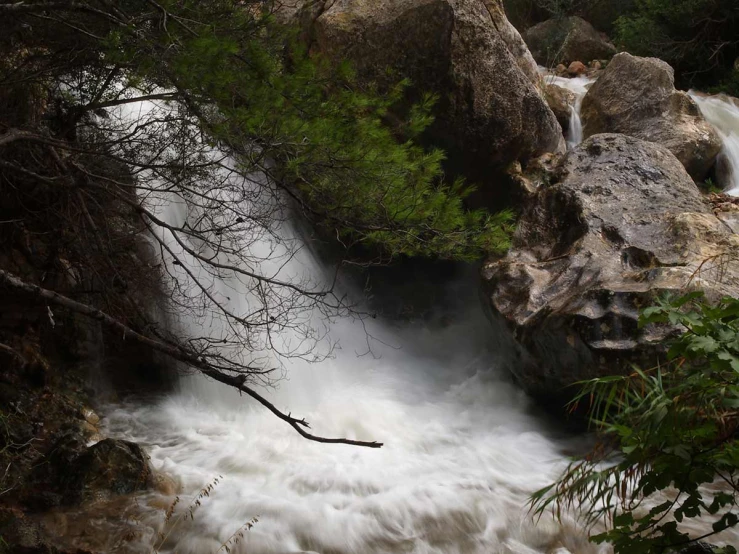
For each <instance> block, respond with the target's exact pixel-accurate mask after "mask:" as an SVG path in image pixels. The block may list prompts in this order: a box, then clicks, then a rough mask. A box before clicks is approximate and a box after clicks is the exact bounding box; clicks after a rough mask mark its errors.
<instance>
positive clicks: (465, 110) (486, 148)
mask: <svg viewBox="0 0 739 554" xmlns="http://www.w3.org/2000/svg"><path fill="white" fill-rule="evenodd" d="M282 17H283V19H286V20H288V21H298V22H300V24H301V25H302V27H303V30H304V35H305V36H306V40H308V41H309V43H310V44H311V49H312V50H313V51H317V52H321V53H323V54H325V55H327V56H329V57H330V58H333V59H336V60H341V59H348V60H350V61H351V62H352V63H353V65H354V67H355V68H356V70H357V72H358V75H359V78H360V79H361V80H363V81H373V82H376V83H378V84H379V85H380V86H381V87H382V86H383V85H387V84H389V83H391V82H395V81H397V80H398V79H399V77H400V76H403V77H409V78H410V79H411V81H412V89H411V93H410V94H411V97H412V99H413V98H418V97H419V96H420V94H421V93H423V92H431V93H436V94H438V96H439V104H438V105H437V108H436V110H435V114H436V116H437V120H436V123H435V124H434V125H433V127H432V129H431V131H430V133H431V135H432V137H433V138H434V139H435V140H436V141H437V143H438V144H440V145H442V146H444V147H445V148H447V149H448V150H449V151H450V152H451V155H452V156H454V155H459V156H462V157H463V159H464V163H473V164H479V165H480V166H481V167H483V168H485V167H490V166H503V165H506V164H508V163H509V162H511V161H514V160H525V159H528V158H531V157H535V156H537V155H539V154H542V153H544V152H549V151H554V150H555V149H557V148H558V146H559V145H560V139H561V134H562V132H561V129H560V127H559V125H558V123H557V120H556V119H555V117H554V115H553V114H552V112H551V110H550V109H549V107H548V106H547V103H546V101H545V100H544V98H543V96H542V92H541V86H542V82H541V78H540V76H539V75H538V73H537V67H536V62H535V61H534V60H533V58H532V57H531V54H530V53H529V51H528V49H527V48H526V45H525V43H524V42H523V40H522V39H521V36H520V35H519V33H518V31H516V30H515V29H514V27H513V26H512V25H511V24H510V23H509V22H508V20H507V19H506V17H505V13H504V11H503V8H502V4H501V2H500V0H371V1H370V0H334V1H324V0H320V1H308V2H303V3H302V7H300V8H299V9H292V10H289V11H287V12H285V13H284V14H283V15H282Z"/></svg>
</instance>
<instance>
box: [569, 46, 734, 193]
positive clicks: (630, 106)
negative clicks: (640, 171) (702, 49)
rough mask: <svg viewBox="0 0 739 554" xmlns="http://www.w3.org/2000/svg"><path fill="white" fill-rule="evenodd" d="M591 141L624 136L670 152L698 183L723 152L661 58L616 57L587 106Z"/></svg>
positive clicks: (584, 115)
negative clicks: (604, 135)
mask: <svg viewBox="0 0 739 554" xmlns="http://www.w3.org/2000/svg"><path fill="white" fill-rule="evenodd" d="M581 117H582V121H583V126H584V127H583V132H584V135H585V137H589V136H591V135H596V134H599V133H623V134H625V135H630V136H632V137H636V138H640V139H643V140H647V141H650V142H656V143H658V144H662V145H664V146H666V147H667V148H668V149H669V150H670V151H671V152H672V153H673V154H675V156H677V158H678V159H679V160H680V162H681V163H682V164H683V165H684V166H685V169H686V170H687V171H688V173H689V174H690V175H691V176H692V177H693V179H695V180H702V179H703V178H704V177H705V176H706V174H707V173H708V171H709V170H710V169H711V167H712V166H713V164H714V162H715V160H716V156H718V154H719V152H720V151H721V138H720V136H719V135H718V133H717V131H716V130H715V129H714V128H713V126H712V125H710V124H709V123H708V122H707V121H706V120H705V119H704V118H703V116H702V115H701V113H700V110H699V109H698V106H697V105H696V103H695V102H694V101H693V99H692V98H690V96H688V94H687V93H685V92H682V91H678V90H675V75H674V72H673V70H672V68H671V67H670V66H669V65H668V64H667V63H666V62H663V61H662V60H658V59H657V58H638V57H636V56H632V55H630V54H627V53H621V54H618V55H616V56H615V57H614V58H613V60H612V61H611V63H609V64H608V67H607V68H606V69H605V71H604V72H603V74H602V75H601V76H600V77H599V78H598V80H597V81H596V82H595V83H594V84H593V85H592V86H591V87H590V89H589V90H588V93H587V94H586V95H585V98H584V99H583V102H582V113H581Z"/></svg>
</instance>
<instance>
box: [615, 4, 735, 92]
mask: <svg viewBox="0 0 739 554" xmlns="http://www.w3.org/2000/svg"><path fill="white" fill-rule="evenodd" d="M737 25H739V4H737V3H736V2H735V0H638V2H637V3H636V6H635V9H634V10H633V11H632V12H631V13H628V14H624V15H623V16H622V17H621V18H619V19H618V21H617V22H616V28H617V33H616V39H617V42H618V43H619V46H621V47H623V48H624V49H625V50H626V51H628V52H630V53H632V54H635V55H638V56H653V57H657V58H660V59H663V60H665V61H666V62H668V63H670V64H671V65H672V66H673V67H674V68H675V70H676V73H677V76H678V80H679V81H680V83H681V84H682V85H684V86H693V85H698V86H700V85H704V86H705V85H706V84H711V83H716V82H718V81H721V80H724V79H727V78H728V77H729V75H730V74H731V72H732V70H733V64H734V60H735V59H736V58H737V56H739V36H737V34H736V29H737Z"/></svg>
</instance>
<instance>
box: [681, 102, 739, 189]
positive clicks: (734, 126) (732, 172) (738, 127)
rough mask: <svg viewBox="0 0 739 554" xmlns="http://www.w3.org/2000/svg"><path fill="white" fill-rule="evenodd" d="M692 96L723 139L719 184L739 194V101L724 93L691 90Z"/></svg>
mask: <svg viewBox="0 0 739 554" xmlns="http://www.w3.org/2000/svg"><path fill="white" fill-rule="evenodd" d="M690 96H691V97H692V98H693V100H695V102H696V103H697V104H698V107H699V108H700V110H701V113H702V114H703V116H704V117H705V118H706V120H707V121H708V122H709V123H711V124H712V125H713V126H714V127H715V128H716V129H717V130H718V132H719V135H720V136H721V140H722V141H723V148H722V149H721V153H720V154H719V159H718V161H717V164H718V166H717V167H718V176H719V181H720V182H719V183H718V184H719V185H721V186H722V187H723V188H724V190H725V191H726V192H727V193H728V194H731V195H733V196H739V105H737V103H738V102H739V101H737V100H736V99H735V98H731V97H729V96H726V95H724V94H718V95H715V96H707V95H705V94H701V93H696V92H693V91H691V92H690Z"/></svg>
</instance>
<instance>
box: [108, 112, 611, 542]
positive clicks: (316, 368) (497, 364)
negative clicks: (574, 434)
mask: <svg viewBox="0 0 739 554" xmlns="http://www.w3.org/2000/svg"><path fill="white" fill-rule="evenodd" d="M127 109H129V110H130V109H134V108H132V107H128V108H127ZM136 109H139V110H155V109H159V108H157V107H156V106H153V105H150V104H149V105H143V106H139V107H138V108H136ZM163 109H164V110H165V111H166V109H167V108H163ZM125 117H126V114H125V113H124V114H123V115H122V118H123V119H125ZM159 119H161V120H163V121H166V119H167V118H166V117H160V118H159ZM155 146H157V147H158V145H155ZM142 148H143V146H142ZM252 179H253V183H254V187H253V188H254V191H255V192H256V191H260V190H264V189H265V187H263V186H260V185H261V184H263V183H261V182H260V176H259V175H254V176H252ZM267 196H268V198H266V199H265V198H259V197H258V195H256V196H253V197H252V198H251V200H250V202H254V203H255V206H257V207H255V209H262V210H264V209H270V206H271V204H272V202H273V200H274V199H271V198H269V193H268V194H267ZM145 205H147V206H148V207H149V209H151V210H152V211H154V212H155V213H156V214H157V217H159V218H161V219H162V220H164V221H166V222H167V223H168V224H170V225H181V224H182V223H183V222H185V221H188V222H197V221H198V219H199V217H200V215H201V214H200V213H197V211H192V210H194V208H192V206H190V205H188V203H186V202H184V201H183V199H182V198H181V197H178V196H177V195H176V194H172V193H171V192H170V191H162V193H161V194H151V193H148V194H147V196H146V200H145ZM259 206H261V208H258V207H259ZM283 215H285V214H283ZM277 220H278V222H279V223H277V224H275V225H272V226H269V227H268V228H264V227H258V228H257V229H256V231H257V234H256V235H255V236H254V237H253V239H254V240H253V242H252V244H251V248H253V249H254V253H253V254H254V258H255V259H261V260H262V261H261V263H260V269H261V270H262V271H269V272H270V274H272V275H279V276H280V277H281V278H284V279H291V280H292V281H298V282H301V283H318V284H320V283H322V282H325V281H326V279H327V278H328V277H327V273H328V272H329V268H326V267H323V265H322V264H321V263H320V261H319V260H318V259H317V258H315V257H314V255H313V254H312V253H311V251H310V248H306V247H303V245H304V242H303V241H304V239H303V238H302V237H301V236H300V235H299V233H297V232H296V230H295V229H294V228H293V226H292V225H291V223H290V221H289V220H288V219H283V218H281V217H277ZM158 238H159V239H160V240H162V241H163V242H164V243H165V244H166V245H167V246H168V247H169V248H171V249H172V251H173V252H175V253H176V255H177V256H178V258H179V259H180V260H182V261H183V265H184V267H178V266H174V267H172V268H171V271H172V272H173V275H174V276H175V277H177V278H179V279H182V282H185V281H186V280H187V279H186V278H185V276H186V274H187V272H188V271H189V272H191V273H192V274H195V275H197V276H198V277H200V278H201V279H203V280H204V282H205V283H206V284H207V286H208V288H209V290H210V292H211V294H213V295H214V296H216V297H217V298H219V299H221V300H222V301H223V302H225V303H226V304H227V306H228V308H229V309H230V310H232V311H233V312H234V313H246V312H248V311H250V310H253V309H254V302H258V300H259V299H255V298H253V296H252V295H251V293H250V287H249V283H248V282H247V281H246V280H244V279H243V278H236V277H234V276H229V275H227V274H223V275H211V274H209V273H208V272H207V271H205V270H204V268H203V266H202V264H201V263H199V262H198V261H197V260H196V259H194V258H193V257H192V256H189V255H188V254H187V251H186V249H184V247H183V245H179V244H177V243H176V242H175V241H173V240H172V238H171V236H170V235H169V234H168V233H167V232H166V231H161V235H160V236H158ZM183 240H189V239H188V238H187V236H184V237H183ZM187 246H188V247H189V248H191V249H192V250H193V251H196V250H197V249H198V248H199V247H200V245H198V244H197V243H196V241H195V240H194V239H193V240H192V242H191V243H189V244H187ZM166 258H167V256H165V259H166ZM252 269H253V268H252ZM467 279H468V281H467V282H473V280H474V275H467ZM340 286H342V287H343V288H344V292H346V294H347V295H349V296H354V297H355V298H356V299H357V300H358V301H360V298H361V296H360V295H359V294H357V292H356V291H354V290H352V286H351V284H349V283H344V284H343V285H340ZM464 289H465V290H467V291H468V295H467V296H468V297H465V295H463V294H460V293H459V290H458V289H454V290H452V289H450V290H449V293H448V295H449V297H450V298H451V299H453V302H454V303H455V304H456V305H457V306H458V310H457V313H456V314H455V316H454V317H452V318H451V319H450V318H447V317H445V318H439V319H440V321H438V322H437V323H423V324H421V323H398V322H393V321H384V320H383V319H382V318H380V317H378V318H376V319H367V320H359V319H356V318H337V319H335V320H334V321H333V322H331V323H327V322H326V321H325V320H324V319H323V318H322V317H320V314H317V313H312V312H311V311H310V310H308V309H306V311H305V313H304V314H302V315H301V317H302V318H303V321H302V322H303V324H305V325H310V326H316V327H320V326H322V325H325V326H326V328H327V330H328V331H329V332H330V337H331V341H330V342H329V343H328V346H325V345H323V346H321V348H326V350H325V352H324V353H325V354H331V355H330V356H329V357H327V358H326V359H324V360H323V361H321V362H319V363H314V364H311V363H308V362H307V361H305V360H304V359H301V358H295V359H293V358H288V359H283V360H281V361H282V366H281V367H282V369H283V373H282V376H283V377H284V378H283V379H282V380H281V381H279V382H277V383H276V386H275V387H273V388H269V387H267V388H263V389H261V390H260V392H262V393H264V395H265V396H266V397H267V398H268V399H269V400H270V401H271V402H273V403H274V404H275V405H276V406H277V407H278V408H280V409H284V410H286V411H288V410H289V411H291V412H292V413H293V414H296V415H299V416H300V417H305V418H306V419H307V420H308V421H309V422H310V423H311V425H312V431H313V432H314V433H316V434H318V435H323V436H329V437H347V438H352V439H358V440H377V441H380V442H383V443H384V446H383V447H382V448H381V449H366V448H359V447H352V446H347V445H328V444H319V443H315V442H310V441H307V440H305V439H304V438H302V437H300V436H299V435H298V434H297V433H296V432H295V431H294V430H293V429H292V428H291V427H289V426H288V425H286V424H285V423H284V422H283V421H281V420H279V419H278V418H276V417H275V416H274V415H272V414H271V413H269V412H268V411H267V410H265V409H264V408H263V407H262V406H260V405H255V403H254V402H253V401H251V399H250V398H248V397H246V395H244V396H241V395H240V394H239V393H238V392H237V391H236V390H234V389H231V388H229V387H226V386H223V385H221V384H219V383H215V382H213V381H211V380H209V379H207V378H205V377H204V376H202V375H199V374H194V375H188V376H183V377H182V378H181V381H180V383H179V388H178V390H177V392H175V393H173V394H171V395H169V396H168V397H166V398H162V399H159V400H156V401H154V402H152V400H151V399H147V400H146V401H144V400H141V401H138V402H137V401H133V402H130V403H127V404H123V405H118V406H111V407H110V409H109V410H108V411H107V412H108V416H107V418H106V419H105V421H104V424H105V430H106V432H107V433H108V434H109V435H110V436H113V437H118V438H124V439H128V440H134V441H137V442H139V443H141V444H142V445H143V446H145V448H146V449H147V452H148V453H149V455H150V457H151V463H152V465H153V466H154V467H155V469H156V470H158V471H159V472H162V473H163V474H165V475H168V476H170V477H171V478H172V479H174V481H175V483H176V488H177V491H178V492H177V494H178V496H179V498H180V502H179V504H177V506H176V509H175V512H174V515H173V516H172V519H171V520H170V525H171V524H172V522H175V521H176V522H177V523H176V529H175V530H174V531H173V532H170V531H169V529H171V527H167V526H166V522H165V512H166V509H167V506H169V505H170V504H171V503H172V502H173V501H174V495H168V494H165V493H163V492H151V493H147V494H145V495H142V496H140V497H139V498H138V500H137V502H138V503H139V505H140V506H141V510H142V512H143V515H142V517H141V521H140V525H139V530H140V536H142V537H148V538H149V542H151V541H153V542H154V543H155V546H156V547H157V550H158V551H159V552H162V553H165V552H166V553H174V552H177V553H178V554H207V553H210V552H216V551H219V548H220V547H221V545H222V544H223V542H224V541H226V540H227V539H228V538H229V537H231V536H232V535H233V534H234V533H235V532H237V531H238V530H239V529H240V527H241V526H242V525H244V524H245V523H246V522H248V521H250V520H252V518H255V517H257V518H258V522H257V524H256V525H255V526H254V527H253V528H252V529H250V530H249V531H248V532H246V533H245V534H244V537H243V539H242V540H241V541H240V542H239V543H238V544H237V545H233V544H232V545H231V547H230V548H231V550H230V551H231V552H234V553H236V552H238V553H246V552H248V553H249V554H266V553H288V552H292V553H298V552H320V553H327V552H332V553H365V552H373V553H384V552H386V553H396V552H407V553H419V554H420V553H439V554H441V553H445V554H454V553H460V554H461V553H471V554H476V553H480V554H482V553H486V554H488V553H491V552H494V553H503V554H536V553H542V554H543V553H547V554H550V553H555V552H556V553H557V554H567V553H568V552H571V553H575V554H599V553H606V552H609V549H608V548H607V547H602V546H600V547H599V546H596V545H592V544H589V543H588V541H587V534H586V532H585V530H584V529H583V528H582V527H581V526H580V525H578V524H576V523H575V522H574V520H573V519H572V518H570V517H569V516H567V515H566V514H565V515H564V517H563V520H562V521H561V522H557V521H555V520H554V519H553V518H552V517H551V516H544V517H543V518H541V519H540V520H535V519H534V518H533V517H532V515H531V514H530V513H529V512H528V505H527V504H528V500H529V495H530V494H531V493H532V492H534V491H535V490H537V489H539V488H541V487H543V486H546V485H548V484H550V483H551V482H552V481H553V480H555V479H556V478H557V476H558V475H559V474H560V473H561V471H562V470H563V469H564V467H565V466H566V464H567V454H566V453H568V452H569V453H571V452H573V451H575V450H577V449H579V448H581V445H580V444H579V442H575V443H573V439H565V438H562V437H557V436H556V435H554V434H553V432H552V430H551V429H548V428H547V427H546V425H545V424H544V423H543V422H542V421H541V420H540V419H539V418H538V417H536V416H535V415H533V413H532V411H531V409H532V407H531V406H530V405H529V401H528V399H527V398H526V396H525V395H524V394H523V393H522V392H521V391H520V390H519V389H518V388H517V387H516V386H515V385H514V384H513V383H511V381H510V379H509V377H508V374H507V372H506V371H505V370H503V369H502V362H503V361H504V360H503V359H502V358H503V356H504V355H503V354H502V351H496V350H495V349H492V351H491V348H490V345H491V343H492V342H494V340H495V337H491V336H490V335H491V333H492V331H491V328H490V325H489V323H488V321H487V320H486V318H485V317H484V315H483V313H482V310H481V307H480V302H479V299H478V298H477V294H476V291H475V290H474V287H470V286H469V285H466V286H465V287H464ZM470 289H472V290H470ZM181 294H182V295H184V296H186V295H187V294H188V291H187V290H185V291H184V292H182V293H181ZM178 318H179V326H180V332H182V333H184V334H185V335H190V336H198V335H202V334H203V333H204V329H205V333H207V334H209V335H211V336H215V337H220V336H227V335H228V334H229V332H230V331H229V329H227V328H224V327H223V321H222V320H221V319H220V318H219V317H217V316H216V315H214V314H213V313H211V312H210V311H208V310H201V311H198V310H188V311H182V312H181V313H179V315H178ZM294 338H295V337H294V336H293V333H292V331H291V330H289V329H286V330H285V331H284V332H283V333H281V335H280V336H279V337H272V339H273V340H276V341H278V342H281V343H282V344H287V343H290V341H291V340H293V339H294ZM233 354H234V355H235V356H239V355H241V356H249V357H251V356H254V355H260V356H271V355H273V354H272V353H270V352H269V351H265V352H258V353H253V352H241V353H239V352H236V353H233ZM216 478H217V479H219V482H218V484H217V485H216V486H215V488H214V489H213V490H212V491H211V492H210V493H209V496H208V497H206V498H202V499H201V500H200V504H201V505H200V506H198V507H197V508H196V509H195V511H194V512H193V516H194V517H193V518H192V519H190V518H189V517H187V514H188V507H189V506H190V505H191V502H193V499H195V498H196V497H197V495H198V491H200V490H201V489H202V488H203V487H206V486H207V485H208V484H209V483H213V482H214V479H216ZM147 529H148V532H145V530H147ZM160 532H163V533H164V534H165V535H166V539H165V540H161V539H160V538H157V537H159V535H158V533H160ZM160 543H161V544H160ZM142 551H146V552H148V551H149V550H147V548H146V547H144V548H143V550H142ZM221 551H222V550H221Z"/></svg>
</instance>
